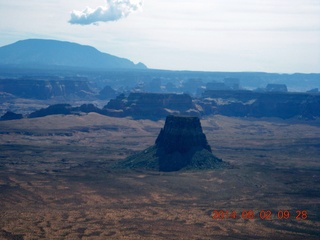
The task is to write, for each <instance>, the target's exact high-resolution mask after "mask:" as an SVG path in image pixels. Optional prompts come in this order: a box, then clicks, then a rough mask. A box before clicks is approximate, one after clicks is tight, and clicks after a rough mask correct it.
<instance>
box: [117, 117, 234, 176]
mask: <svg viewBox="0 0 320 240" xmlns="http://www.w3.org/2000/svg"><path fill="white" fill-rule="evenodd" d="M226 166H228V165H227V164H226V163H224V162H222V160H221V159H219V158H217V157H215V156H214V155H213V154H212V151H211V147H210V146H209V145H208V142H207V139H206V136H205V134H204V133H203V132H202V128H201V124H200V119H199V118H198V117H186V116H174V115H170V116H168V117H167V118H166V122H165V125H164V128H162V129H161V131H160V133H159V135H158V137H157V139H156V141H155V145H153V146H151V147H149V148H147V149H145V150H143V151H142V152H140V153H138V154H135V155H133V156H130V157H128V158H127V159H126V160H125V161H123V162H120V163H118V164H117V168H125V169H126V168H129V169H149V170H157V171H163V172H172V171H179V170H181V169H189V170H204V169H217V168H223V167H226Z"/></svg>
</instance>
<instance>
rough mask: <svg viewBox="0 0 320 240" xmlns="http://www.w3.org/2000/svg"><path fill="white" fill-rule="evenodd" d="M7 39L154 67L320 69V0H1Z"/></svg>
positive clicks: (0, 30) (3, 41)
mask: <svg viewBox="0 0 320 240" xmlns="http://www.w3.org/2000/svg"><path fill="white" fill-rule="evenodd" d="M0 18H1V21H0V36H1V37H0V46H4V45H7V44H11V43H13V42H16V41H18V40H23V39H29V38H43V39H55V40H63V41H70V42H76V43H79V44H84V45H90V46H93V47H95V48H97V49H98V50H100V51H102V52H106V53H109V54H112V55H116V56H119V57H123V58H128V59H130V60H131V61H133V62H135V63H138V62H143V63H144V64H146V65H147V66H148V67H149V68H155V69H167V70H199V71H233V72H235V71H263V72H278V73H295V72H302V73H320V0H197V1H194V0H192V1H191V0H184V1H181V0H143V1H142V0H90V1H87V0H67V1H66V0H28V1H26V0H11V1H8V0H0Z"/></svg>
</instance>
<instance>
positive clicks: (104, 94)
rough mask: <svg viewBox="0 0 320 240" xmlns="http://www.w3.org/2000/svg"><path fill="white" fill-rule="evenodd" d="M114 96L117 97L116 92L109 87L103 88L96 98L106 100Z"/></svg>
mask: <svg viewBox="0 0 320 240" xmlns="http://www.w3.org/2000/svg"><path fill="white" fill-rule="evenodd" d="M116 96H117V92H116V90H114V89H113V88H112V87H110V86H105V87H104V88H103V89H102V90H101V91H100V92H99V95H98V98H99V99H103V100H106V99H112V98H115V97H116Z"/></svg>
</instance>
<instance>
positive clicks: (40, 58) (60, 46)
mask: <svg viewBox="0 0 320 240" xmlns="http://www.w3.org/2000/svg"><path fill="white" fill-rule="evenodd" d="M0 64H1V65H11V66H12V65H14V66H22V67H27V68H28V67H81V68H88V69H146V68H147V67H146V66H145V65H144V64H143V63H137V64H134V63H133V62H132V61H130V60H128V59H126V58H120V57H117V56H114V55H111V54H108V53H103V52H100V51H99V50H97V49H96V48H94V47H92V46H88V45H81V44H78V43H73V42H68V41H59V40H52V39H26V40H20V41H17V42H15V43H12V44H9V45H5V46H2V47H0Z"/></svg>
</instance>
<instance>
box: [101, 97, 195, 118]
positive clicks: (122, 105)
mask: <svg viewBox="0 0 320 240" xmlns="http://www.w3.org/2000/svg"><path fill="white" fill-rule="evenodd" d="M104 110H105V111H106V115H109V116H115V117H125V116H132V117H133V118H137V119H140V118H147V119H160V118H164V117H166V116H167V115H169V114H182V115H189V116H199V115H200V114H199V112H198V110H197V109H196V106H195V105H194V103H193V102H192V98H191V97H190V96H189V95H188V94H173V93H165V94H159V93H130V95H129V96H128V97H125V96H124V95H120V96H119V97H117V98H116V99H112V100H110V102H109V103H108V104H107V105H106V106H105V107H104Z"/></svg>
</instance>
